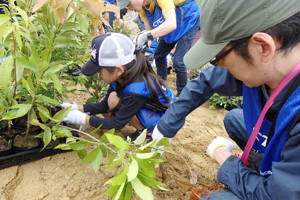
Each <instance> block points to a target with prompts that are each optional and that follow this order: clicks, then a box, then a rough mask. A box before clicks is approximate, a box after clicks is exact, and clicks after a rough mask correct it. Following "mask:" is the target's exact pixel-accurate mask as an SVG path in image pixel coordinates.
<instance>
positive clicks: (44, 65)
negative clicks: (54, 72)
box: [37, 61, 49, 72]
mask: <svg viewBox="0 0 300 200" xmlns="http://www.w3.org/2000/svg"><path fill="white" fill-rule="evenodd" d="M48 67H49V62H47V61H42V62H40V63H39V65H38V66H37V68H38V69H39V70H40V72H44V71H45V70H46V69H48Z"/></svg>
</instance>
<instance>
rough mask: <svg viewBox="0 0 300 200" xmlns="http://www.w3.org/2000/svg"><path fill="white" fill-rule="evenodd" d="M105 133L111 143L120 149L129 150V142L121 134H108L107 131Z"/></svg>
mask: <svg viewBox="0 0 300 200" xmlns="http://www.w3.org/2000/svg"><path fill="white" fill-rule="evenodd" d="M105 135H106V138H107V140H108V141H109V142H110V143H111V144H113V145H115V146H116V147H118V148H119V149H122V150H127V149H128V148H129V144H128V143H127V142H125V141H124V140H123V139H122V138H121V137H120V136H117V135H111V134H106V133H105Z"/></svg>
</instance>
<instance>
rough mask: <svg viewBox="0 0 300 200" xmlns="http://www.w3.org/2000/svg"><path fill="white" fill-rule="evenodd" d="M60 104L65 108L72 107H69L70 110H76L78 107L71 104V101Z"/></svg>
mask: <svg viewBox="0 0 300 200" xmlns="http://www.w3.org/2000/svg"><path fill="white" fill-rule="evenodd" d="M60 105H61V107H63V108H67V107H70V106H71V107H72V108H71V111H72V110H78V108H77V104H71V103H62V104H60Z"/></svg>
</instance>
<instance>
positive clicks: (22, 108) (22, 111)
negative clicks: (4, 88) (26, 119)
mask: <svg viewBox="0 0 300 200" xmlns="http://www.w3.org/2000/svg"><path fill="white" fill-rule="evenodd" d="M31 107H32V105H31V104H16V105H13V106H11V107H10V108H11V109H18V110H17V113H16V114H15V116H14V117H13V118H18V117H22V116H24V115H26V114H27V113H28V112H29V110H30V109H31ZM6 117H8V116H6V115H5V117H4V118H3V119H13V118H6Z"/></svg>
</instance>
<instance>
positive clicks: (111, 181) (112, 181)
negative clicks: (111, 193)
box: [104, 170, 127, 186]
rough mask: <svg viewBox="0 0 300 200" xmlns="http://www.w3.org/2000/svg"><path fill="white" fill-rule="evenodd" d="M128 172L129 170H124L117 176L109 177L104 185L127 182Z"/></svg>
mask: <svg viewBox="0 0 300 200" xmlns="http://www.w3.org/2000/svg"><path fill="white" fill-rule="evenodd" d="M126 173H127V170H124V171H123V172H122V173H121V174H118V175H117V176H116V177H113V178H111V179H109V180H108V181H106V183H104V185H106V184H110V185H114V186H116V185H122V184H123V183H125V181H126V179H127V177H126Z"/></svg>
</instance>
